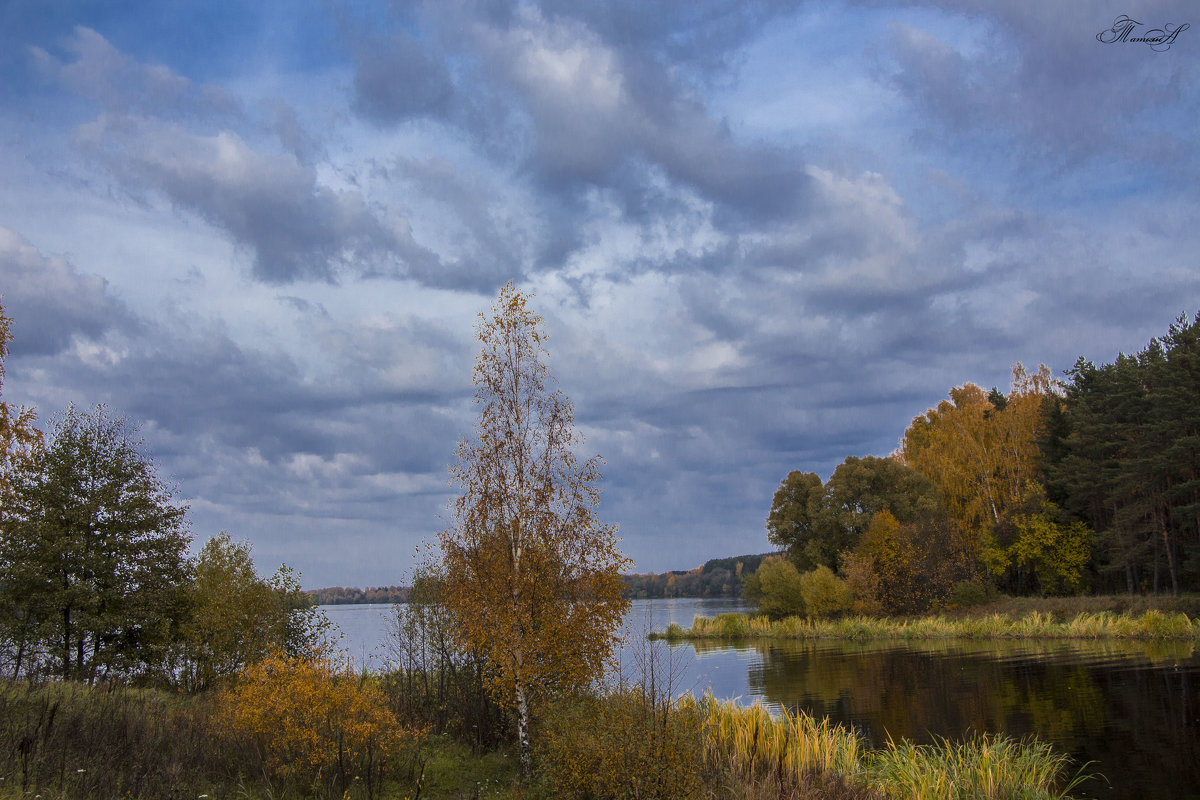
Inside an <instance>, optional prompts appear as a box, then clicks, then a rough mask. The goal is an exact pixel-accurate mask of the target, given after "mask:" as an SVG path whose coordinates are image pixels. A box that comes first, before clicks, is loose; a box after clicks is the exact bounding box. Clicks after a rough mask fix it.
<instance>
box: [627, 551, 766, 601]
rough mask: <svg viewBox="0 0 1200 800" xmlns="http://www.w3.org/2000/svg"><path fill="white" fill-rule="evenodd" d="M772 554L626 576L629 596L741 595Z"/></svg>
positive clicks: (717, 560) (651, 597)
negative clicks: (746, 582) (749, 579)
mask: <svg viewBox="0 0 1200 800" xmlns="http://www.w3.org/2000/svg"><path fill="white" fill-rule="evenodd" d="M769 555H770V554H769V553H764V554H759V555H747V556H732V557H730V558H714V559H710V560H708V561H705V562H704V564H703V566H700V567H697V568H696V569H692V570H673V571H671V572H663V573H660V574H656V573H653V572H648V573H643V574H636V575H622V576H621V580H622V581H623V582H624V584H625V587H624V593H625V596H626V597H628V598H631V599H636V600H647V599H655V598H664V597H741V596H742V594H743V589H744V581H745V579H746V578H748V577H750V576H751V575H753V574H754V572H755V571H756V570H757V569H758V565H759V564H761V563H762V560H763V559H764V558H767V557H768V556H769Z"/></svg>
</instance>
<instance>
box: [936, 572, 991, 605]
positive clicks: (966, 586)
mask: <svg viewBox="0 0 1200 800" xmlns="http://www.w3.org/2000/svg"><path fill="white" fill-rule="evenodd" d="M999 596H1000V593H999V592H997V591H996V586H995V585H994V584H993V583H992V582H991V581H989V580H985V579H983V578H978V579H976V580H972V581H959V582H958V583H956V584H954V588H953V589H951V590H950V596H949V597H947V598H946V608H949V609H957V608H972V607H974V606H982V605H984V604H986V603H990V602H992V601H993V600H995V599H996V598H997V597H999Z"/></svg>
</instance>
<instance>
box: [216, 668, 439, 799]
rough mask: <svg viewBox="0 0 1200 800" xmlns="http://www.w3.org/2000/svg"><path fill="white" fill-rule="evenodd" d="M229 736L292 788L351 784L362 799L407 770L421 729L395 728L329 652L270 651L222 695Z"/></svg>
mask: <svg viewBox="0 0 1200 800" xmlns="http://www.w3.org/2000/svg"><path fill="white" fill-rule="evenodd" d="M220 707H221V714H222V717H223V721H225V722H226V723H227V725H228V728H229V732H230V734H231V735H233V736H237V737H241V738H243V739H244V740H248V743H251V744H252V745H253V746H254V748H255V750H256V751H257V753H258V756H259V757H260V758H261V760H262V766H263V767H264V771H265V772H266V773H268V774H270V775H271V776H272V777H273V778H275V779H276V780H281V781H284V782H287V783H291V784H293V785H296V786H303V785H308V786H311V787H313V788H314V789H315V788H317V787H318V786H319V785H321V784H326V785H329V786H330V787H333V786H334V785H336V787H337V789H338V791H339V792H340V793H341V794H342V795H344V794H345V793H346V792H347V790H349V789H351V787H356V788H355V791H356V792H358V791H362V792H365V794H366V796H367V797H368V798H370V797H376V796H378V794H379V791H380V786H381V784H382V782H383V781H384V780H385V779H386V778H388V777H389V776H392V775H395V774H396V773H397V772H398V770H399V769H401V768H403V767H405V766H407V765H408V763H409V760H410V758H411V757H412V756H413V755H415V753H416V750H417V747H418V746H419V743H420V740H421V737H422V732H421V731H418V730H414V729H412V728H406V727H404V726H403V725H401V724H400V722H399V720H397V718H396V716H395V715H394V714H393V713H392V711H391V710H390V709H389V707H388V703H387V700H386V698H385V696H384V693H383V691H382V690H381V689H380V688H379V687H378V686H377V685H375V684H374V683H373V682H371V680H370V679H369V678H364V677H361V676H359V675H356V674H355V673H354V672H353V670H352V669H351V667H350V665H349V664H348V663H346V662H344V661H339V660H338V659H336V658H334V657H333V656H331V655H330V654H328V653H327V652H323V651H319V650H318V651H314V652H312V653H308V654H306V655H304V656H302V657H292V656H288V655H286V654H285V653H283V652H282V651H274V652H272V653H271V654H270V655H269V656H268V657H267V658H265V659H263V660H262V661H260V662H258V663H257V664H254V665H251V666H250V667H248V668H247V669H246V670H245V671H244V672H243V673H242V675H241V678H240V680H239V681H238V684H237V686H236V687H235V688H233V689H232V690H229V691H227V692H225V693H224V694H223V695H222V696H221V702H220Z"/></svg>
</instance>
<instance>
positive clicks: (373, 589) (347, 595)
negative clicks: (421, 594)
mask: <svg viewBox="0 0 1200 800" xmlns="http://www.w3.org/2000/svg"><path fill="white" fill-rule="evenodd" d="M410 591H412V589H411V587H409V586H368V587H367V588H365V589H358V588H355V587H353V586H350V587H347V586H329V587H327V588H324V589H309V590H308V595H309V596H310V597H312V599H313V602H314V603H316V604H317V605H319V606H343V605H356V604H361V603H407V602H408V594H409V592H410Z"/></svg>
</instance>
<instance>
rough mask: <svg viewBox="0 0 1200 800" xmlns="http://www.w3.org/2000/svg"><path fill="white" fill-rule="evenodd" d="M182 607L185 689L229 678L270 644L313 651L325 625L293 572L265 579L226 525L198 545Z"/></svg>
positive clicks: (282, 571) (263, 654)
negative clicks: (186, 601)
mask: <svg viewBox="0 0 1200 800" xmlns="http://www.w3.org/2000/svg"><path fill="white" fill-rule="evenodd" d="M187 606H188V608H187V611H188V613H187V617H186V620H185V621H184V623H183V624H182V625H181V627H180V638H179V648H178V650H179V661H180V663H179V665H178V666H179V675H180V679H181V681H182V682H183V685H184V686H185V687H186V688H188V689H189V690H190V691H199V690H203V689H208V688H211V687H213V686H217V685H219V684H221V683H223V682H228V681H230V680H232V679H233V678H234V677H235V676H237V675H238V674H239V673H240V672H241V671H242V670H244V669H245V668H246V667H248V666H249V665H251V664H254V663H257V662H258V661H260V660H262V659H263V658H265V657H266V656H267V654H268V653H269V652H271V650H272V649H277V650H282V651H283V652H285V653H286V654H288V655H291V656H299V655H302V654H304V653H307V652H310V651H311V649H312V647H313V646H314V645H316V644H317V643H318V640H319V638H320V636H321V634H322V633H323V631H324V630H325V628H327V627H328V621H327V620H325V618H324V616H323V615H321V614H320V613H319V611H318V610H317V609H316V607H315V604H314V602H313V601H312V599H311V598H310V597H309V596H308V595H307V594H305V593H304V592H303V591H301V590H300V585H299V582H298V581H297V579H296V576H295V573H293V572H292V571H291V570H290V569H289V568H288V567H287V566H286V565H284V566H281V567H280V568H279V570H278V571H277V572H276V573H275V575H274V576H273V577H272V578H271V579H270V580H267V579H264V578H262V577H260V576H259V574H258V571H257V570H256V569H255V567H254V560H253V558H252V557H251V548H250V543H249V542H235V541H233V539H232V538H231V537H230V536H229V534H228V533H226V532H225V531H221V532H220V533H218V534H217V535H216V536H214V537H213V538H211V539H209V540H208V542H207V543H206V544H205V545H204V547H203V548H202V549H201V550H200V555H199V556H198V557H197V559H196V563H195V579H194V580H193V582H192V584H191V586H190V587H189V588H188V604H187Z"/></svg>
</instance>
